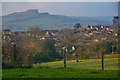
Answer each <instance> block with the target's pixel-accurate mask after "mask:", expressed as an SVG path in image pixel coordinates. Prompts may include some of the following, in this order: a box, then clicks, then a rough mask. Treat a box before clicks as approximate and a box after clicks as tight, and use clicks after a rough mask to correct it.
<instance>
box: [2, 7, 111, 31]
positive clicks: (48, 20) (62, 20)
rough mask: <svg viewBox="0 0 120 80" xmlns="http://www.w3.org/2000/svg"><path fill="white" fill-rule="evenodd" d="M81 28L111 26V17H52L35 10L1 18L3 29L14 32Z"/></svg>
mask: <svg viewBox="0 0 120 80" xmlns="http://www.w3.org/2000/svg"><path fill="white" fill-rule="evenodd" d="M78 22H79V23H81V25H82V26H85V27H87V25H99V24H102V25H111V24H112V17H111V16H108V17H80V16H79V17H73V16H65V15H53V14H49V13H47V12H46V13H39V11H38V10H37V9H30V10H27V11H24V12H14V13H11V14H8V15H5V16H2V24H3V25H2V26H3V28H13V29H14V30H26V29H28V28H29V27H33V26H38V27H40V28H41V29H62V28H73V26H74V25H75V24H76V23H78Z"/></svg>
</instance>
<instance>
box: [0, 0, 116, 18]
mask: <svg viewBox="0 0 120 80" xmlns="http://www.w3.org/2000/svg"><path fill="white" fill-rule="evenodd" d="M28 9H38V10H39V12H40V13H42V12H48V13H51V14H58V15H66V16H89V17H93V16H116V15H118V5H117V2H3V3H2V14H0V15H7V14H10V13H13V12H21V11H26V10H28Z"/></svg>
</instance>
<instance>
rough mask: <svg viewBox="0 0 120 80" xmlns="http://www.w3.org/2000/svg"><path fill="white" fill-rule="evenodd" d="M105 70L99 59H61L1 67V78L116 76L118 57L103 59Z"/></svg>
mask: <svg viewBox="0 0 120 80" xmlns="http://www.w3.org/2000/svg"><path fill="white" fill-rule="evenodd" d="M104 63H105V70H103V71H102V70H101V61H100V59H88V60H82V62H78V63H75V62H72V61H67V68H63V61H56V62H48V63H42V64H38V65H37V64H36V65H34V68H29V69H25V68H22V69H21V68H17V69H3V74H2V76H3V78H117V77H118V70H119V69H118V58H111V59H105V61H104Z"/></svg>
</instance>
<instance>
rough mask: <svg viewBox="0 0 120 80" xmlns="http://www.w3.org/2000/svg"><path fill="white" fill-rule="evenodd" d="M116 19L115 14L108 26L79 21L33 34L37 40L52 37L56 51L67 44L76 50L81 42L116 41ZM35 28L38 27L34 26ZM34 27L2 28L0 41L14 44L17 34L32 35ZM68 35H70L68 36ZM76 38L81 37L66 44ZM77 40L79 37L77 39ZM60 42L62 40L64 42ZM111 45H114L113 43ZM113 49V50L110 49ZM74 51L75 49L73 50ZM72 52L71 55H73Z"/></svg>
mask: <svg viewBox="0 0 120 80" xmlns="http://www.w3.org/2000/svg"><path fill="white" fill-rule="evenodd" d="M118 20H119V18H118V17H117V16H115V17H114V19H113V25H109V26H103V25H96V26H91V25H88V27H82V26H81V25H80V23H77V24H75V26H74V29H61V30H40V31H39V32H38V33H37V34H35V37H36V38H38V39H39V40H44V39H53V40H54V41H55V45H54V46H55V47H56V51H57V52H60V51H61V49H62V47H64V46H67V48H68V49H69V50H70V49H71V50H72V48H74V50H76V48H78V46H81V44H82V43H83V44H84V45H89V46H90V45H91V43H97V42H101V41H104V40H106V41H111V40H113V41H116V42H118V29H119V25H118ZM35 28H36V29H37V28H38V27H35ZM34 33H35V32H34V28H33V29H31V31H29V30H28V31H13V29H3V30H2V35H3V36H2V41H3V43H5V42H10V43H11V45H15V44H16V37H15V36H17V35H27V36H33V35H34ZM68 36H70V37H68ZM77 38H80V39H82V40H81V41H78V42H76V43H75V42H74V41H73V42H69V43H70V44H69V45H67V44H65V43H67V42H68V41H69V40H70V39H71V40H75V39H77ZM78 40H79V39H78ZM64 41H65V43H63V44H62V42H64ZM112 47H115V46H114V45H113V46H112ZM112 51H113V50H112ZM74 52H75V51H74ZM74 52H73V54H72V55H75V53H74ZM114 53H117V51H115V50H114Z"/></svg>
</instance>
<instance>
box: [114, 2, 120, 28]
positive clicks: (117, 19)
mask: <svg viewBox="0 0 120 80" xmlns="http://www.w3.org/2000/svg"><path fill="white" fill-rule="evenodd" d="M113 25H114V26H118V25H120V1H119V2H118V16H114V19H113Z"/></svg>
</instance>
